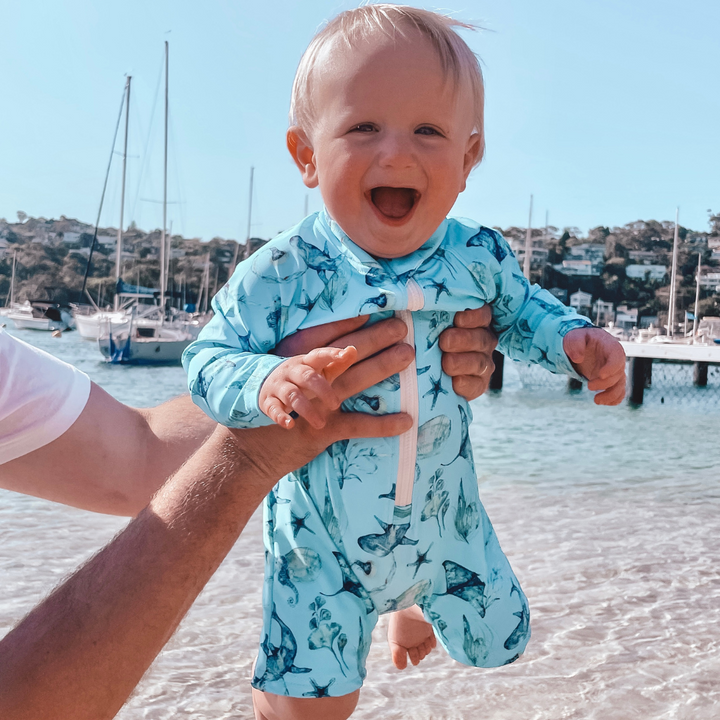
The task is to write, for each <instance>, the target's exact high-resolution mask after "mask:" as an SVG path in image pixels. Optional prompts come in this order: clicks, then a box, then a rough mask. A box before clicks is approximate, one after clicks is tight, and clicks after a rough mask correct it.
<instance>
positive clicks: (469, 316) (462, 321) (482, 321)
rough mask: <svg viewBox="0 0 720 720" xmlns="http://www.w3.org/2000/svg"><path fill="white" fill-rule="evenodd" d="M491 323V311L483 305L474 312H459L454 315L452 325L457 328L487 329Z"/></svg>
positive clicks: (487, 306)
mask: <svg viewBox="0 0 720 720" xmlns="http://www.w3.org/2000/svg"><path fill="white" fill-rule="evenodd" d="M491 322H492V310H491V309H490V306H489V305H483V306H482V307H481V308H477V309H475V310H461V311H460V312H456V313H455V319H454V320H453V324H454V325H455V327H459V328H479V327H488V326H489V325H490V323H491Z"/></svg>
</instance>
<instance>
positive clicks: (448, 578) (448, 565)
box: [441, 560, 497, 618]
mask: <svg viewBox="0 0 720 720" xmlns="http://www.w3.org/2000/svg"><path fill="white" fill-rule="evenodd" d="M443 568H444V569H445V584H446V586H447V589H446V590H445V593H444V594H445V595H454V596H455V597H458V598H460V599H461V600H465V601H466V602H468V603H470V605H472V606H473V607H474V608H475V610H477V613H478V615H480V617H481V618H484V617H485V613H486V612H487V609H488V607H490V605H492V603H494V602H495V600H497V598H492V599H490V598H488V596H487V595H485V583H484V582H483V581H482V580H481V579H480V576H479V575H478V574H477V573H474V572H472V571H471V570H468V569H467V568H466V567H463V566H462V565H458V564H457V563H455V562H453V561H452V560H446V561H445V562H444V563H443ZM441 594H442V593H441Z"/></svg>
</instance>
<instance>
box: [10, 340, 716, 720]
mask: <svg viewBox="0 0 720 720" xmlns="http://www.w3.org/2000/svg"><path fill="white" fill-rule="evenodd" d="M15 334H17V335H18V336H19V337H22V338H23V339H25V340H27V341H29V342H32V343H33V344H36V345H38V346H40V347H43V348H44V349H47V350H49V351H50V352H52V353H53V354H55V355H57V356H58V357H60V358H62V359H64V360H68V361H70V362H74V363H75V364H76V365H78V366H79V367H80V368H81V369H83V370H84V371H85V372H87V373H88V374H89V375H90V376H91V377H92V378H93V380H95V382H97V383H98V384H100V385H101V386H103V387H104V388H105V389H106V390H108V392H110V393H111V394H112V395H114V396H115V397H116V398H118V399H119V400H122V401H123V402H126V403H128V404H131V405H137V406H147V405H153V404H157V403H159V402H161V401H163V400H166V399H168V398H170V397H173V396H175V395H177V394H179V393H181V392H183V390H184V374H183V371H182V370H181V369H180V368H123V367H113V366H107V365H105V364H104V363H103V362H102V360H101V358H100V355H99V353H98V352H97V350H96V349H95V348H94V347H93V345H92V344H90V343H84V342H83V341H82V340H81V339H80V338H79V336H78V335H76V334H73V333H68V334H66V335H64V336H63V337H62V338H59V339H53V338H51V337H49V336H48V335H46V334H42V333H31V332H28V331H26V332H22V331H15ZM506 374H507V380H506V388H505V389H504V390H503V391H502V392H501V393H499V394H493V395H486V396H484V397H482V398H480V399H478V400H477V401H475V402H474V403H473V412H474V421H473V424H472V426H471V434H472V440H473V445H474V450H475V459H476V465H477V468H478V480H479V483H480V491H481V497H482V499H483V503H484V504H485V507H486V509H487V512H488V514H489V516H490V518H491V520H492V521H493V524H494V526H495V529H496V531H497V534H498V536H499V538H500V541H501V543H502V545H503V548H504V550H505V551H506V553H507V555H508V556H509V558H510V561H511V563H512V564H513V567H514V568H515V571H516V573H517V575H518V577H519V579H520V581H521V583H522V585H523V587H524V589H525V591H526V593H527V595H528V598H529V600H530V607H531V613H532V630H533V638H532V640H531V642H530V645H529V646H528V649H527V651H526V653H525V655H524V656H523V658H522V659H521V660H520V661H518V662H517V663H515V664H513V665H511V666H509V667H505V668H499V669H495V670H476V669H471V668H464V667H462V666H460V665H458V664H456V663H454V662H453V661H452V660H450V659H449V658H447V657H446V656H445V655H444V653H443V651H442V650H436V651H435V652H434V653H432V654H431V655H430V656H429V657H428V658H427V659H426V660H425V661H423V662H422V663H421V664H420V665H419V666H418V667H417V668H411V669H409V670H407V671H404V672H401V671H397V670H396V669H395V668H394V667H393V666H392V664H391V663H390V660H389V653H388V651H387V647H386V645H385V639H384V635H385V633H386V626H387V622H386V618H383V619H381V622H380V624H379V625H378V628H377V629H376V632H375V634H374V642H373V647H372V650H371V654H370V658H369V664H368V678H367V680H366V684H365V687H364V688H363V691H362V694H361V700H360V704H359V706H358V709H357V710H356V713H355V714H354V715H353V717H354V718H355V717H357V718H365V719H369V718H373V719H376V718H377V717H382V718H384V719H390V720H392V719H395V718H397V719H398V720H399V719H400V718H418V719H425V718H454V719H455V718H457V719H460V718H462V719H466V718H467V719H471V718H472V719H473V720H474V719H475V718H492V719H493V720H494V719H505V718H507V719H508V720H509V719H510V718H513V720H516V719H520V720H559V719H566V718H567V719H570V718H573V719H574V718H578V719H580V718H593V719H595V718H597V719H598V720H599V719H600V718H602V719H603V720H615V719H617V720H626V719H628V718H643V719H647V718H672V719H675V718H677V719H685V718H688V719H689V718H693V719H700V720H703V719H705V718H707V719H708V720H710V719H711V718H717V717H720V680H719V679H718V678H720V623H719V622H718V621H719V620H720V441H719V437H718V435H719V433H718V431H719V430H720V414H718V413H717V412H716V410H717V408H716V407H714V405H712V404H711V405H709V404H708V399H707V396H705V397H704V398H702V401H698V402H697V403H693V402H692V398H691V401H690V402H688V403H685V404H683V405H682V406H681V407H677V406H672V405H668V404H660V403H649V404H648V405H646V406H643V407H641V408H637V409H633V408H630V407H628V406H627V405H625V404H624V405H622V406H620V407H618V408H601V407H598V406H595V405H593V403H592V399H591V397H590V395H589V394H588V393H586V392H583V393H580V394H576V395H570V394H568V393H567V392H565V390H564V389H563V384H562V382H560V383H555V384H552V383H550V384H546V385H545V386H541V387H535V388H534V389H531V390H528V389H523V388H522V386H521V384H520V382H519V376H518V374H517V371H516V369H515V368H514V367H513V365H510V367H509V368H508V369H507V371H506ZM126 522H127V521H126V520H123V519H118V518H110V517H104V516H100V515H93V514H91V513H86V512H82V511H79V510H75V509H72V508H65V507H62V506H59V505H54V504H52V503H47V502H44V501H41V500H37V499H34V498H28V497H23V496H21V495H17V494H13V493H7V492H0V577H2V583H1V584H0V633H4V632H6V631H7V630H9V629H10V628H11V627H12V626H13V624H14V623H16V622H17V621H18V620H20V619H21V618H22V617H23V615H24V614H25V613H26V612H28V611H29V610H30V609H31V608H32V606H33V605H34V604H35V603H37V602H38V601H39V600H40V599H41V598H42V597H43V596H45V595H46V594H47V593H48V592H49V591H50V590H51V589H52V588H53V587H54V586H55V585H56V584H57V583H58V582H59V581H61V580H62V578H63V577H65V576H67V575H68V574H69V573H70V572H72V570H73V569H74V568H75V567H77V565H78V564H79V563H81V562H82V561H83V560H84V559H86V558H88V557H89V556H90V555H91V554H92V553H93V552H95V551H96V550H97V549H99V548H100V547H102V545H103V544H105V543H106V542H107V541H108V540H110V539H111V538H112V536H113V535H114V534H115V533H116V532H117V531H118V530H120V529H121V528H122V527H123V526H124V525H125V524H126ZM261 545H262V543H261V539H260V519H259V518H258V516H257V515H256V516H255V518H253V521H252V522H251V523H250V525H249V526H248V528H247V529H246V531H245V533H244V534H243V536H242V537H241V538H240V540H239V541H238V543H237V545H236V546H235V548H234V549H233V551H232V552H231V554H230V555H229V556H228V558H227V560H226V561H225V562H224V563H223V565H222V566H221V568H220V569H219V571H218V573H217V574H216V575H215V577H214V578H213V579H212V581H211V582H210V583H209V584H208V586H207V588H206V589H205V591H204V592H203V594H202V595H201V596H200V598H199V599H198V601H197V603H196V604H195V606H194V607H193V608H192V610H191V611H190V613H189V614H188V616H187V618H186V619H185V621H184V622H183V624H182V625H181V627H180V629H179V630H178V632H177V633H176V635H175V636H174V637H173V639H172V640H171V641H170V643H169V644H168V646H167V648H166V649H165V651H164V652H163V653H162V655H161V656H160V657H159V658H158V660H157V661H156V663H155V664H154V665H153V667H152V668H151V670H150V671H149V672H148V674H147V675H146V677H145V678H144V679H143V681H142V683H141V684H140V686H139V687H138V689H137V690H136V692H135V694H134V695H133V697H132V698H131V699H130V701H129V702H128V704H127V705H126V706H125V708H124V709H123V710H122V711H121V713H120V714H119V716H118V717H119V718H122V719H124V720H131V719H132V720H135V719H136V718H137V719H140V718H154V719H157V720H161V719H162V720H165V719H169V718H188V719H190V718H193V719H203V720H204V719H208V720H211V719H212V720H214V719H221V718H222V719H231V718H233V719H234V718H250V717H252V712H251V704H250V695H249V682H248V679H249V675H250V668H251V664H252V660H253V657H254V653H255V646H256V642H257V636H258V633H259V627H260V590H261V584H262V547H261Z"/></svg>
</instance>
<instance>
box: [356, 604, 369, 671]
mask: <svg viewBox="0 0 720 720" xmlns="http://www.w3.org/2000/svg"><path fill="white" fill-rule="evenodd" d="M358 622H359V624H360V630H359V633H358V648H357V661H358V662H357V667H358V674H359V675H360V679H361V680H364V679H365V678H366V677H367V669H366V667H365V660H367V656H368V653H369V652H370V643H371V641H372V635H371V634H370V633H368V635H367V637H366V636H365V631H364V630H363V621H362V618H358Z"/></svg>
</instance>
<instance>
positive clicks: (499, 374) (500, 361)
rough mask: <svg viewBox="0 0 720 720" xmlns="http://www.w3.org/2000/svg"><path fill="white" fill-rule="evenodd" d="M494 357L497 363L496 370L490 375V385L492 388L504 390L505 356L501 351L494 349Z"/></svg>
mask: <svg viewBox="0 0 720 720" xmlns="http://www.w3.org/2000/svg"><path fill="white" fill-rule="evenodd" d="M492 359H493V362H494V363H495V370H493V374H492V375H491V376H490V385H489V386H488V387H489V389H490V390H502V386H503V371H504V369H505V356H504V355H503V354H502V353H501V352H498V351H497V350H493V354H492Z"/></svg>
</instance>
